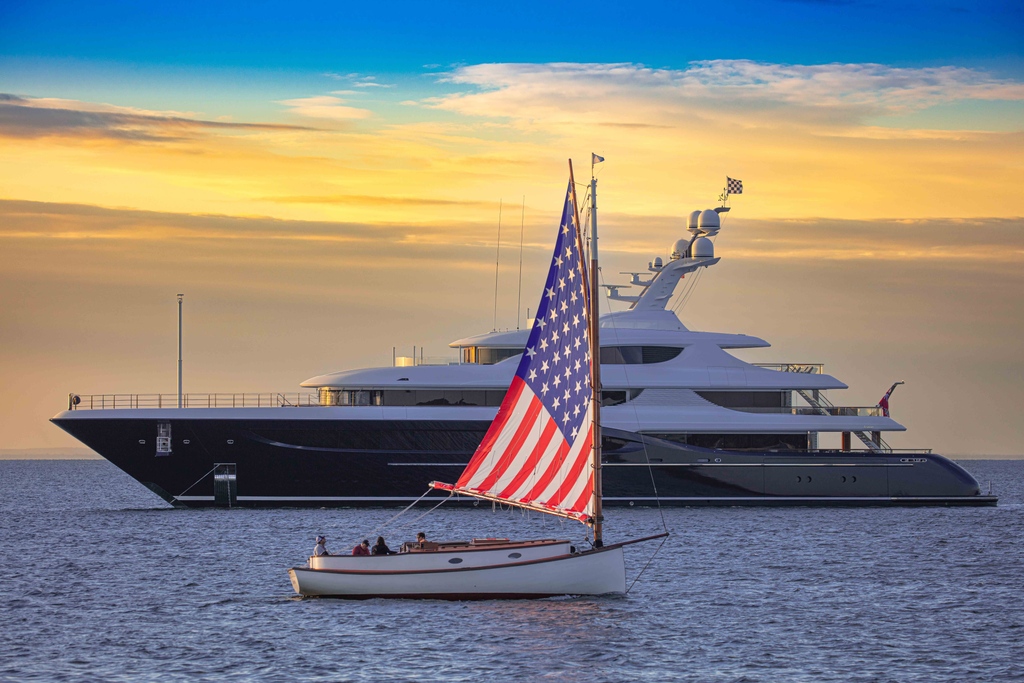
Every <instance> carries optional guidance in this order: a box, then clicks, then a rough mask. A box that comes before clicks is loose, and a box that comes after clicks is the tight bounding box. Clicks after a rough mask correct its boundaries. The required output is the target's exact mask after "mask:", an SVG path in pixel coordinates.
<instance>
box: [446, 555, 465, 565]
mask: <svg viewBox="0 0 1024 683" xmlns="http://www.w3.org/2000/svg"><path fill="white" fill-rule="evenodd" d="M448 564H462V558H461V557H453V558H452V559H450V560H448Z"/></svg>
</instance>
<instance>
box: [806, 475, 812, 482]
mask: <svg viewBox="0 0 1024 683" xmlns="http://www.w3.org/2000/svg"><path fill="white" fill-rule="evenodd" d="M807 483H808V484H810V483H811V475H807Z"/></svg>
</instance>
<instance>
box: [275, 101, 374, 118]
mask: <svg viewBox="0 0 1024 683" xmlns="http://www.w3.org/2000/svg"><path fill="white" fill-rule="evenodd" d="M278 104H283V105H285V106H286V107H288V110H289V111H290V112H291V113H292V114H297V115H299V116H306V117H309V118H314V119H332V120H335V121H347V120H353V119H366V118H369V117H371V116H373V112H372V111H370V110H369V109H359V108H358V107H350V106H348V105H347V104H345V100H343V99H341V98H340V97H333V96H331V95H319V96H315V97H300V98H297V99H293V100H281V101H279V102H278Z"/></svg>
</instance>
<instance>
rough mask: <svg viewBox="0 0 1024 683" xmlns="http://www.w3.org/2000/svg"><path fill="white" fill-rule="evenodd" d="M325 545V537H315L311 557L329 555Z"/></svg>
mask: <svg viewBox="0 0 1024 683" xmlns="http://www.w3.org/2000/svg"><path fill="white" fill-rule="evenodd" d="M326 543H327V537H326V536H317V537H316V547H315V548H313V557H323V556H324V555H330V553H329V552H327V546H326V545H325V544H326Z"/></svg>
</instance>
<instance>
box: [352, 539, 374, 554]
mask: <svg viewBox="0 0 1024 683" xmlns="http://www.w3.org/2000/svg"><path fill="white" fill-rule="evenodd" d="M352 554H353V555H367V556H369V554H370V541H369V539H365V540H363V542H362V543H360V544H359V545H357V546H356V547H355V548H352Z"/></svg>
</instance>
